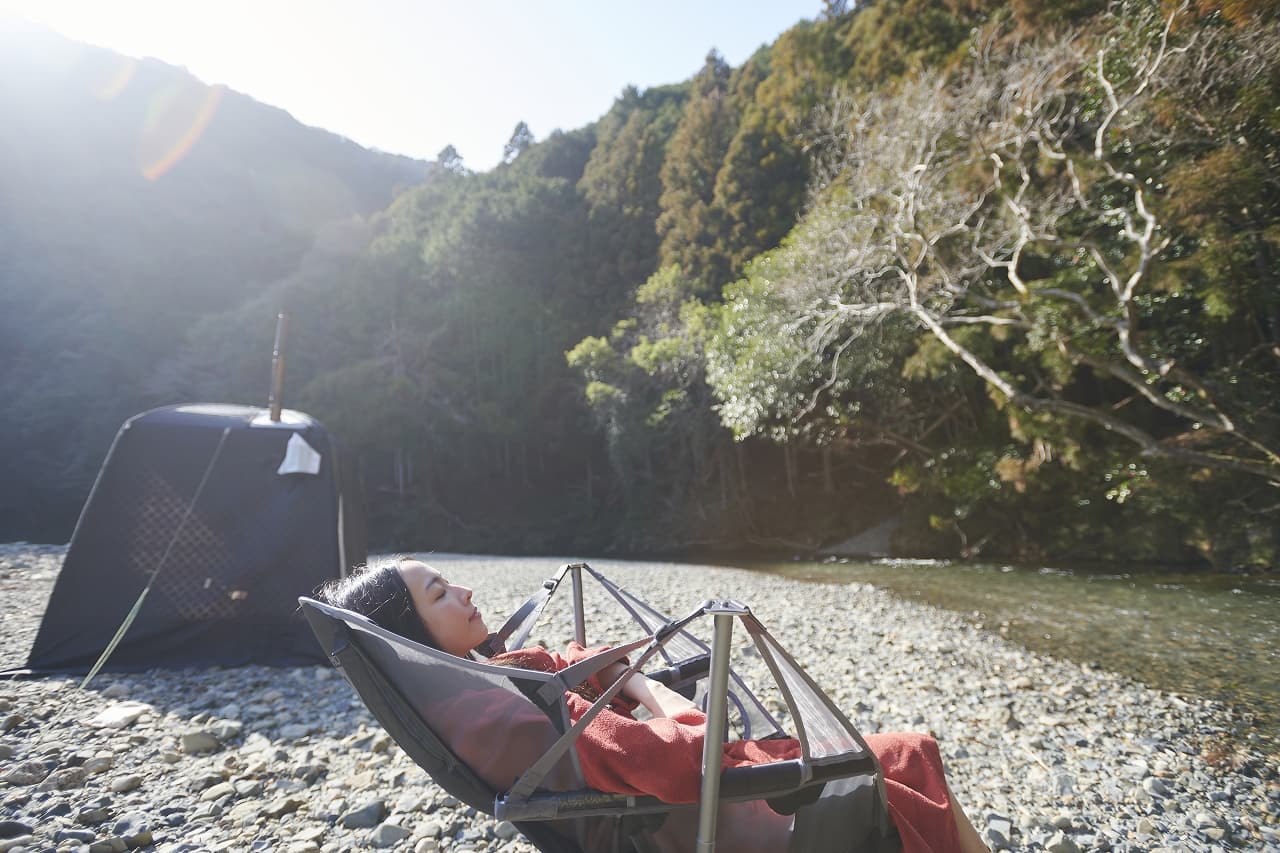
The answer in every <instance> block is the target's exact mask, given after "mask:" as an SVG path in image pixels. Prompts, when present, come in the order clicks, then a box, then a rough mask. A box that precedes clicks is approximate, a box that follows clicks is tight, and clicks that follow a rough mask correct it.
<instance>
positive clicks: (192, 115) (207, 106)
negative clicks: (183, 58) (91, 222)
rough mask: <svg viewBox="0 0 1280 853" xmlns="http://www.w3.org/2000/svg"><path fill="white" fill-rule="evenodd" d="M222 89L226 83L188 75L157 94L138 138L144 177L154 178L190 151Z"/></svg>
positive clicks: (220, 95) (215, 107) (216, 104)
mask: <svg viewBox="0 0 1280 853" xmlns="http://www.w3.org/2000/svg"><path fill="white" fill-rule="evenodd" d="M225 93H226V87H225V86H206V85H204V84H203V83H201V82H200V81H198V80H195V79H191V80H186V81H182V82H178V83H173V84H171V85H169V86H167V87H166V88H165V89H164V90H163V91H162V92H160V93H159V94H158V95H156V97H155V99H154V100H153V101H152V103H151V107H150V109H148V111H147V117H146V120H145V121H144V122H143V125H142V136H141V138H140V139H139V140H138V168H139V170H140V171H141V172H142V174H143V175H144V176H145V177H146V178H147V180H151V181H154V180H156V179H157V178H159V177H160V176H161V175H163V174H164V173H165V172H167V171H169V170H170V169H172V168H173V167H174V166H175V165H176V164H177V163H178V162H179V161H180V160H181V159H182V158H183V157H185V156H187V154H189V153H190V152H191V149H192V148H193V147H194V146H195V144H196V142H197V141H199V139H200V136H201V135H202V134H203V133H204V131H205V129H206V128H208V126H209V122H211V121H213V116H214V113H216V112H217V110H218V104H219V103H220V102H221V101H222V96H223V95H224V94H225Z"/></svg>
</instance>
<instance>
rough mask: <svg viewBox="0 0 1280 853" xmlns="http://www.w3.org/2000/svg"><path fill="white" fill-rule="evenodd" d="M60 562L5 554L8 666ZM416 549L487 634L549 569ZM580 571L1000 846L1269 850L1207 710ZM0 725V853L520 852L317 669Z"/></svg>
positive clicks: (1097, 680)
mask: <svg viewBox="0 0 1280 853" xmlns="http://www.w3.org/2000/svg"><path fill="white" fill-rule="evenodd" d="M61 554H62V549H59V548H39V547H35V546H27V547H23V546H0V595H3V596H4V600H5V602H6V606H7V610H6V616H5V619H4V621H3V628H0V665H5V666H12V665H16V664H20V663H21V662H22V660H23V659H24V657H25V654H26V651H27V649H28V648H29V646H30V642H31V639H32V638H33V637H34V634H35V630H36V626H37V625H38V621H39V617H40V613H41V611H42V610H43V606H44V602H45V600H46V599H47V596H48V593H49V590H50V589H51V587H52V584H53V580H54V578H55V577H56V573H57V570H58V567H59V565H60V561H61ZM430 559H431V560H432V561H433V562H434V563H436V564H437V565H439V566H440V567H441V568H442V569H443V570H444V571H445V572H446V573H447V574H448V575H449V576H450V577H451V579H453V580H455V581H457V582H461V583H464V584H467V585H469V586H472V587H474V588H475V589H476V590H477V595H476V599H477V603H479V604H480V605H481V606H482V607H483V609H484V610H485V612H486V615H487V617H488V619H489V621H490V623H491V624H493V623H498V622H500V621H501V616H500V615H497V614H505V613H506V612H509V610H510V609H511V608H513V607H514V606H516V605H517V604H518V603H519V602H520V601H521V600H522V599H523V598H524V596H525V595H527V594H529V593H530V592H532V590H534V589H535V588H536V587H537V586H538V584H539V583H540V581H541V580H542V579H543V578H544V577H546V576H547V575H549V574H551V573H552V572H554V570H555V569H556V567H557V563H556V561H555V560H546V559H511V558H482V557H457V556H449V555H434V556H432V557H431V558H430ZM595 565H597V567H598V568H600V569H601V570H603V571H604V572H605V573H606V574H607V575H609V576H610V577H611V578H613V579H614V580H616V581H618V582H619V583H621V584H623V585H624V586H627V587H629V588H632V589H635V590H636V591H637V592H640V593H641V594H642V595H643V596H644V597H645V598H646V599H648V600H649V601H651V602H652V603H653V604H654V605H655V606H657V607H659V608H661V609H664V610H666V611H667V612H671V613H677V612H685V611H687V610H688V609H690V608H691V607H692V606H694V605H696V604H697V603H698V602H700V601H702V600H703V599H705V598H707V597H712V596H719V595H728V596H732V597H734V598H738V599H740V600H743V601H745V602H747V603H750V604H751V605H752V607H753V610H754V611H755V612H756V614H757V615H758V616H759V617H760V618H761V620H762V621H763V622H764V623H765V624H766V625H767V626H768V627H769V628H770V630H771V631H772V632H773V633H774V634H775V636H776V637H777V638H778V639H779V640H780V641H781V642H782V643H783V644H784V645H785V646H787V647H788V648H789V649H790V650H791V651H792V652H793V654H795V655H796V657H797V658H798V659H799V661H800V663H801V664H802V665H804V666H805V667H806V668H807V669H808V670H809V672H810V673H811V674H812V675H813V676H814V677H815V678H816V679H817V680H818V682H819V683H820V684H822V685H823V686H824V687H825V688H826V689H827V690H828V692H829V693H830V695H831V697H832V699H833V700H834V701H835V702H836V704H837V705H838V706H839V707H841V708H842V709H843V710H845V712H846V713H848V714H849V715H850V718H851V719H852V720H853V721H854V723H855V724H856V725H857V726H858V727H859V728H860V729H861V730H862V731H864V732H868V733H870V732H875V731H889V730H903V729H906V730H915V731H928V732H931V733H933V734H934V735H935V736H937V737H938V739H939V741H940V742H941V744H942V750H943V756H944V758H945V759H946V761H947V765H948V772H949V774H950V777H951V782H952V787H953V790H954V791H955V793H956V796H957V798H958V799H959V800H960V802H961V803H962V804H963V805H964V807H965V809H966V810H967V811H968V812H969V814H970V815H971V817H972V818H973V820H974V823H975V825H977V826H978V828H979V830H980V831H982V832H983V833H984V834H986V835H987V836H988V838H989V839H990V840H991V841H992V842H993V843H994V844H995V846H1008V847H1010V848H1012V849H1049V850H1054V851H1059V852H1060V853H1061V852H1062V851H1070V850H1073V849H1079V850H1089V849H1099V850H1108V849H1109V850H1116V851H1120V850H1154V849H1159V848H1167V849H1188V848H1192V849H1211V848H1214V847H1221V848H1227V847H1243V848H1250V849H1275V850H1280V832H1278V830H1280V779H1277V777H1276V767H1275V764H1274V762H1273V761H1272V760H1271V759H1270V758H1269V757H1268V756H1266V755H1264V754H1263V753H1261V752H1258V751H1252V750H1251V749H1250V748H1249V747H1248V746H1247V745H1245V746H1241V745H1239V744H1236V743H1232V742H1231V741H1230V739H1229V738H1228V735H1229V732H1230V720H1229V719H1228V714H1227V710H1226V709H1225V708H1224V707H1223V706H1221V705H1218V704H1216V703H1213V702H1210V701H1206V700H1201V699H1196V698H1191V697H1186V696H1178V695H1173V694H1168V693H1161V692H1158V691H1154V690H1150V689H1148V688H1146V687H1144V686H1142V685H1141V684H1138V683H1136V682H1134V681H1132V680H1129V679H1126V678H1124V677H1122V676H1119V675H1115V674H1112V673H1109V672H1106V671H1102V670H1099V669H1095V668H1092V667H1088V666H1080V665H1076V664H1071V663H1067V662H1064V661H1060V660H1056V659H1053V658H1050V657H1046V656H1042V655H1038V654H1035V653H1032V652H1029V651H1027V650H1026V649H1024V648H1022V647H1021V646H1018V645H1015V644H1013V643H1011V642H1009V641H1007V640H1005V639H1003V638H1002V637H1000V636H999V635H998V634H995V633H992V632H987V631H983V630H979V629H977V628H975V627H974V626H972V625H970V624H968V623H967V622H966V621H965V620H964V619H963V618H962V617H960V616H958V615H956V614H951V613H947V612H945V611H941V610H938V609H935V608H932V607H928V606H925V605H921V604H916V603H913V602H909V601H902V600H899V599H897V598H895V597H893V596H892V595H890V594H888V593H885V592H883V591H880V590H877V589H875V588H873V587H871V586H868V585H865V584H831V583H804V582H799V581H794V580H788V579H785V578H779V577H773V576H769V575H765V574H759V573H749V572H743V571H737V570H732V569H723V568H709V567H695V566H690V565H681V564H669V563H621V562H613V561H600V562H598V563H595ZM562 603H563V602H562ZM556 612H557V613H560V614H561V615H564V610H563V609H561V610H558V611H556ZM588 625H589V626H591V631H592V634H591V635H589V637H588V640H589V641H590V640H593V639H595V640H603V639H604V638H606V637H612V638H620V637H623V636H631V632H630V631H628V630H627V628H626V626H625V625H623V624H622V623H620V622H618V621H614V620H611V619H603V618H601V617H599V615H598V608H597V607H596V606H595V604H594V603H593V602H591V601H590V600H589V601H588ZM540 630H541V631H542V632H543V636H542V638H543V639H545V640H547V641H548V642H549V643H550V642H552V641H553V637H552V633H551V632H550V631H548V630H546V628H545V626H544V628H543V629H540ZM567 635H568V629H567V628H566V629H565V630H564V632H563V636H567ZM739 639H742V638H739ZM753 664H758V660H754V659H753V658H752V657H751V656H749V655H748V656H745V657H744V658H743V666H744V668H745V669H746V670H747V671H748V673H749V674H751V670H752V668H753ZM753 677H754V676H753ZM0 728H2V729H3V733H2V734H0V768H3V769H2V770H0V778H2V779H4V780H5V781H3V782H0V821H7V822H8V823H4V824H0V826H3V827H5V831H4V832H5V834H7V835H8V836H9V838H8V840H3V839H0V851H3V850H4V849H6V848H11V847H13V846H14V845H13V843H12V842H13V840H14V836H15V835H16V836H18V837H21V834H23V833H25V834H26V835H29V836H30V840H29V841H24V842H22V844H23V846H25V847H26V849H33V850H42V849H55V848H56V849H66V850H72V849H78V847H79V846H81V845H84V846H85V847H86V848H87V849H94V847H92V846H90V845H104V844H109V843H111V842H112V840H113V839H118V842H116V846H117V847H119V846H120V845H121V844H123V845H125V846H130V845H132V846H135V847H145V849H155V850H157V851H164V852H165V853H179V851H196V850H228V851H229V850H292V851H296V853H303V851H316V850H322V851H334V853H336V851H340V850H362V849H373V848H378V847H386V848H388V849H395V850H406V851H408V850H414V851H419V852H420V853H425V851H431V850H446V849H452V850H459V851H466V850H473V851H481V850H503V851H511V853H516V852H517V851H531V850H532V849H533V848H532V847H531V846H530V845H528V844H527V843H525V842H523V841H522V840H520V838H519V837H518V836H516V835H514V834H513V830H512V829H511V828H510V827H508V826H504V825H501V824H497V823H495V822H493V821H491V820H489V819H487V818H485V817H483V816H476V815H474V814H471V813H470V810H469V809H467V808H466V807H464V806H460V805H459V804H458V803H457V802H456V801H453V800H452V799H451V798H449V797H447V796H445V795H444V794H443V792H441V791H440V790H439V789H438V788H436V787H435V786H434V785H433V784H432V783H431V782H430V781H429V780H428V779H427V778H426V776H425V774H423V773H422V772H421V771H420V770H418V769H417V768H416V766H415V765H413V763H412V762H411V761H410V760H409V759H408V758H407V757H406V756H404V755H403V754H402V753H401V752H400V751H399V750H398V749H397V748H396V747H394V746H393V745H392V744H390V742H389V741H388V739H387V738H386V737H385V736H384V735H382V733H381V731H380V729H379V728H378V727H377V725H376V724H375V723H374V722H373V720H372V718H371V717H370V716H369V714H368V713H367V712H366V711H365V710H364V708H363V706H361V705H360V704H359V702H358V701H357V700H356V699H355V698H354V694H353V693H352V691H351V690H350V688H349V687H348V686H347V685H346V684H345V683H344V682H343V681H342V680H341V678H340V677H338V676H337V675H336V674H335V673H333V672H332V671H331V670H329V669H327V668H313V667H303V668H295V669H283V670H277V669H267V668H262V667H248V668H244V669H237V670H216V669H215V670H201V671H176V672H174V671H169V672H166V671H156V672H151V673H145V674H138V675H117V674H106V675H102V676H99V677H98V679H96V680H95V682H94V683H93V685H91V687H90V689H88V690H85V691H81V690H79V689H77V688H76V687H75V683H74V682H73V681H71V680H68V679H46V680H36V681H9V682H0ZM144 842H145V844H144ZM147 845H150V846H147ZM106 849H109V848H108V847H105V846H101V847H97V849H96V850H95V853H97V850H104V851H105V850H106Z"/></svg>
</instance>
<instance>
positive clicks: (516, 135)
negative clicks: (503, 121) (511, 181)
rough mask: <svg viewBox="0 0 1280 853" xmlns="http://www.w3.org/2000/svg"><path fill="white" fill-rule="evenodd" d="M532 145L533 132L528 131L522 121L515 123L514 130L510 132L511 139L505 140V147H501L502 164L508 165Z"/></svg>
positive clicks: (527, 126)
mask: <svg viewBox="0 0 1280 853" xmlns="http://www.w3.org/2000/svg"><path fill="white" fill-rule="evenodd" d="M532 144H533V131H531V130H529V125H527V124H525V123H524V122H523V121H522V122H519V123H517V124H516V127H515V130H513V131H511V138H510V139H508V140H507V144H506V145H504V146H502V162H504V163H510V162H511V161H512V160H514V159H516V158H517V157H519V156H520V155H521V154H523V153H524V152H525V151H527V150H529V146H530V145H532Z"/></svg>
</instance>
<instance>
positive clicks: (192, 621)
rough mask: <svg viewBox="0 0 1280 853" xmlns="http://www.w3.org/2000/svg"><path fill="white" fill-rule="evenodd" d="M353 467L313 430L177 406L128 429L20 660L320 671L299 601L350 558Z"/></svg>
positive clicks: (57, 667)
mask: <svg viewBox="0 0 1280 853" xmlns="http://www.w3.org/2000/svg"><path fill="white" fill-rule="evenodd" d="M353 471H354V467H353V466H350V465H347V464H345V463H344V462H343V460H342V459H341V458H340V454H339V453H338V450H337V448H336V447H335V442H334V441H333V439H332V438H331V437H330V436H329V434H328V433H327V432H326V431H325V429H324V427H322V426H321V425H320V423H319V422H317V421H316V420H314V419H312V418H311V417H309V416H308V415H305V414H302V413H300V412H293V411H289V410H285V411H284V412H283V413H282V415H281V418H280V420H279V421H272V420H270V418H269V417H268V413H267V411H266V410H264V409H256V408H250V407H247V406H224V405H205V404H201V405H186V406H169V407H166V408H161V409H154V410H152V411H149V412H144V413H143V414H140V415H137V416H135V417H133V418H131V419H129V420H128V421H127V422H126V423H125V424H124V426H123V427H121V428H120V432H119V433H118V434H117V435H116V439H115V442H114V443H113V444H112V446H111V451H110V452H109V453H108V454H107V459H106V462H104V463H103V466H102V470H101V471H100V472H99V474H98V479H97V482H96V483H95V484H94V486H93V490H92V492H90V494H89V499H88V501H87V502H86V503H85V506H84V510H83V511H82V512H81V514H80V520H79V522H78V523H77V524H76V529H75V533H74V534H73V535H72V538H71V544H70V546H69V548H68V550H67V556H66V560H65V562H64V563H63V567H62V572H61V573H60V574H59V575H58V580H57V583H56V585H55V586H54V589H53V593H52V595H51V596H50V598H49V605H48V608H47V609H46V610H45V614H44V619H43V621H42V622H41V624H40V631H39V633H38V634H37V636H36V641H35V644H34V645H33V646H32V648H31V654H30V656H29V658H28V660H27V667H28V669H29V670H31V671H33V672H51V671H71V672H84V671H88V670H89V669H90V668H91V667H92V666H93V664H94V662H95V661H97V660H98V657H99V656H100V655H101V654H102V652H103V650H104V649H105V648H106V647H107V645H108V644H109V643H110V641H111V639H112V637H113V636H114V635H115V633H116V631H117V629H118V628H119V627H120V626H121V624H122V623H123V622H124V621H125V620H126V617H127V616H128V614H129V613H130V612H131V610H132V609H133V608H134V606H135V604H136V603H137V602H138V601H139V598H140V596H142V595H143V593H144V590H145V591H146V595H145V598H143V600H142V603H141V606H140V608H139V609H138V611H137V613H136V616H135V618H134V619H133V621H132V623H131V624H130V626H129V628H128V630H127V631H126V632H125V634H124V636H123V639H122V640H121V641H120V643H119V645H118V646H117V647H116V649H115V650H114V651H113V652H112V654H111V656H110V658H109V659H108V661H107V664H106V666H105V669H109V670H117V671H125V670H141V669H148V668H151V667H179V666H205V665H210V664H220V665H224V666H238V665H242V664H249V663H256V664H268V665H278V666H289V665H298V664H307V663H322V662H324V660H325V657H324V655H323V653H322V652H321V650H320V649H318V648H317V647H316V643H315V640H314V639H313V638H312V636H311V631H310V629H309V628H308V627H307V625H306V623H305V621H304V620H303V619H302V617H301V616H300V615H299V614H298V613H297V598H298V595H299V594H300V593H306V592H307V591H310V590H312V589H314V588H315V587H316V586H317V585H318V584H320V583H322V582H323V581H325V580H327V579H329V578H334V577H338V576H339V575H340V574H343V573H345V572H346V571H347V570H348V569H349V568H350V567H351V566H352V565H355V564H358V563H362V562H364V561H365V559H366V550H365V547H366V546H365V539H364V518H363V510H362V502H361V499H360V490H359V487H358V484H357V483H356V482H355V481H354V479H355V478H354V477H353V476H352V473H351V472H353Z"/></svg>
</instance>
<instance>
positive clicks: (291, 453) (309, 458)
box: [276, 432, 320, 474]
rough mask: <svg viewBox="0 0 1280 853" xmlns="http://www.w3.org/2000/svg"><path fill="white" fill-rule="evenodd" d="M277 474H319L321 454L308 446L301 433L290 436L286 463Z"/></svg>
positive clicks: (285, 456)
mask: <svg viewBox="0 0 1280 853" xmlns="http://www.w3.org/2000/svg"><path fill="white" fill-rule="evenodd" d="M276 473H277V474H319V473H320V454H319V453H317V452H316V449H315V448H314V447H312V446H311V445H309V444H307V440H306V439H305V438H303V437H302V435H301V434H300V433H296V432H295V433H294V434H293V435H291V436H289V444H288V446H287V447H285V450H284V461H283V462H281V463H280V467H279V468H277V469H276Z"/></svg>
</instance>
